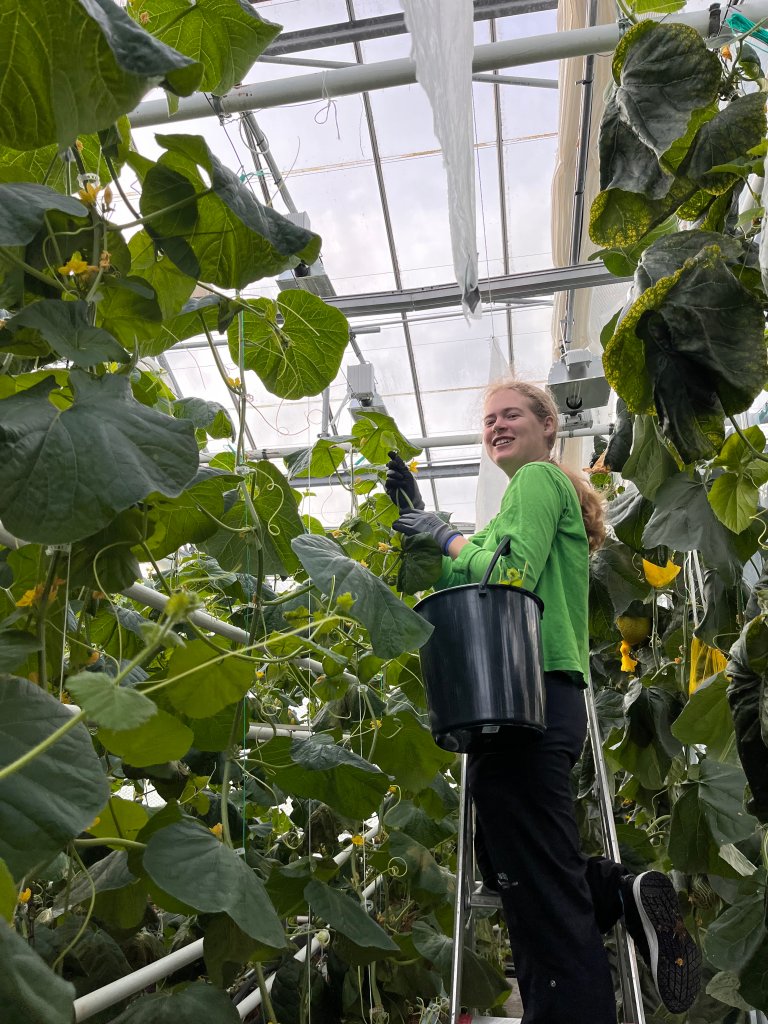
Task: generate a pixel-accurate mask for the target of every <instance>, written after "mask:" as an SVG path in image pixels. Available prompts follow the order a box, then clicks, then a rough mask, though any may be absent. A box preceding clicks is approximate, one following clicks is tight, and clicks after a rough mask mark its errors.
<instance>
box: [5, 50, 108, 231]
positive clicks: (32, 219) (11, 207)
mask: <svg viewBox="0 0 768 1024" xmlns="http://www.w3.org/2000/svg"><path fill="white" fill-rule="evenodd" d="M5 38H7V37H5ZM1 62H2V58H0V63H1ZM4 123H8V122H7V119H6V120H5V122H4ZM51 210H60V211H61V213H66V214H67V215H68V216H70V217H78V218H80V217H87V216H88V210H87V209H86V207H85V206H83V204H82V203H81V202H80V200H79V199H74V198H73V197H72V196H63V195H61V194H60V193H59V192H56V191H55V190H54V189H52V188H49V187H48V186H47V185H37V184H32V183H28V182H15V183H11V184H9V185H0V246H14V245H27V243H28V242H31V241H32V239H33V238H34V237H35V235H36V234H37V233H38V231H39V230H40V229H41V228H42V227H43V225H44V224H45V215H46V213H48V212H49V211H51Z"/></svg>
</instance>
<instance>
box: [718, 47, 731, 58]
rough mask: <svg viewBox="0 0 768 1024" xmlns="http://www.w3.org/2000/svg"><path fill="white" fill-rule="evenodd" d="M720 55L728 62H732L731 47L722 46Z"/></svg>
mask: <svg viewBox="0 0 768 1024" xmlns="http://www.w3.org/2000/svg"><path fill="white" fill-rule="evenodd" d="M720 53H721V54H722V56H723V57H725V59H726V60H730V59H731V48H730V46H721V47H720Z"/></svg>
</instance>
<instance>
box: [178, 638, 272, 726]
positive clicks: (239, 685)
mask: <svg viewBox="0 0 768 1024" xmlns="http://www.w3.org/2000/svg"><path fill="white" fill-rule="evenodd" d="M219 658H220V655H219V654H217V653H216V651H214V650H211V648H210V647H209V646H208V644H206V643H205V642H204V641H203V640H190V641H189V642H188V643H187V644H186V646H184V647H179V648H177V650H175V651H174V652H173V654H172V655H171V660H170V661H169V662H168V672H167V679H168V680H169V681H170V684H169V685H167V686H165V687H164V689H163V695H164V697H165V698H166V699H167V700H169V701H170V702H171V704H172V705H173V706H174V707H175V708H176V710H177V711H181V712H182V713H183V714H185V715H188V716H189V717H190V718H209V717H210V716H211V715H215V714H216V712H217V711H220V710H221V709H222V708H224V707H226V706H227V705H228V704H234V703H235V702H236V701H238V700H240V699H241V698H242V697H244V696H245V694H246V693H247V692H248V688H249V687H250V686H251V684H252V683H253V681H254V672H255V667H254V665H252V664H250V663H249V662H247V661H242V660H241V659H240V658H224V659H223V660H218V661H217V659H219ZM182 675H183V676H184V678H183V679H178V680H177V681H176V682H173V680H174V679H175V678H176V677H177V676H182Z"/></svg>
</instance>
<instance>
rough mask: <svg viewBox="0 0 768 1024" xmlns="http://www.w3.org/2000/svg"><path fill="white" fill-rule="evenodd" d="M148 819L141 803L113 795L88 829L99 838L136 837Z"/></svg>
mask: <svg viewBox="0 0 768 1024" xmlns="http://www.w3.org/2000/svg"><path fill="white" fill-rule="evenodd" d="M148 820H149V815H148V814H147V811H146V809H145V808H144V807H143V806H142V805H141V804H140V803H137V802H136V801H135V800H124V799H123V798H122V797H119V796H113V797H110V799H109V800H108V802H107V806H106V807H105V808H104V809H103V810H102V811H101V813H100V814H99V815H98V817H97V819H96V821H95V822H93V823H92V824H91V825H89V826H88V831H89V832H90V834H91V835H92V836H96V837H97V838H105V839H107V838H111V837H118V838H122V839H135V838H136V836H137V835H138V834H139V832H141V830H142V829H143V828H144V826H145V825H146V824H147V821H148Z"/></svg>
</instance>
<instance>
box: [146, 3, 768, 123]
mask: <svg viewBox="0 0 768 1024" xmlns="http://www.w3.org/2000/svg"><path fill="white" fill-rule="evenodd" d="M739 12H740V13H741V14H744V15H745V16H746V17H748V18H749V19H750V20H752V21H754V22H760V21H762V20H763V19H765V18H768V0H746V2H745V3H743V4H741V5H740V6H739ZM709 18H710V16H709V11H706V10H704V11H694V12H691V13H687V14H672V15H667V16H664V21H665V22H666V23H673V24H675V23H679V24H683V25H690V26H691V27H692V28H694V29H695V30H696V31H697V32H698V33H700V34H701V35H705V34H706V33H707V32H708V30H709ZM726 37H727V38H730V37H731V33H730V32H727V33H726V34H725V35H724V38H726ZM620 38H621V32H620V29H619V27H618V25H616V24H610V25H598V26H596V27H595V28H582V29H575V30H574V31H572V32H550V33H548V34H547V35H541V36H532V37H530V38H527V39H510V40H504V41H503V42H497V43H486V44H485V45H483V46H477V47H475V56H474V60H473V62H472V70H473V71H474V72H478V71H498V70H500V69H502V68H512V67H519V66H520V65H524V64H541V63H544V62H546V61H550V60H562V59H563V58H565V57H584V56H587V55H588V54H593V53H605V52H610V51H611V50H613V49H614V48H615V47H616V45H617V43H618V42H619V40H620ZM415 81H416V65H415V63H414V62H413V61H412V60H411V59H410V58H402V59H400V60H387V61H379V62H377V63H375V64H358V65H356V66H354V67H349V68H338V69H336V70H332V71H322V72H320V73H318V74H312V75H298V76H295V77H292V78H284V79H281V80H277V81H273V82H259V83H255V84H253V85H240V86H237V87H236V88H235V89H232V90H231V91H230V92H229V93H227V95H226V96H223V97H222V98H221V101H220V102H221V112H222V113H223V114H236V113H240V112H241V111H244V110H264V109H265V108H267V107H281V106H285V105H287V104H289V103H306V102H307V101H310V100H329V99H333V98H335V97H338V96H349V95H354V94H357V93H361V92H371V91H372V90H374V89H387V88H390V87H392V86H397V85H412V84H413V83H415ZM128 116H129V119H130V122H131V127H133V128H145V127H148V126H150V125H157V124H168V123H169V122H171V121H175V122H180V121H189V120H194V119H197V118H201V117H211V116H212V110H211V105H210V103H209V102H208V98H207V96H205V94H203V93H196V94H195V95H193V96H190V97H188V98H186V99H182V100H180V101H179V104H178V109H177V112H176V113H175V114H173V115H171V114H170V113H169V111H168V104H167V102H166V100H165V99H160V100H147V101H146V102H144V103H141V104H139V106H138V107H137V108H136V109H135V110H134V111H132V112H131V113H130V114H129V115H128Z"/></svg>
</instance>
